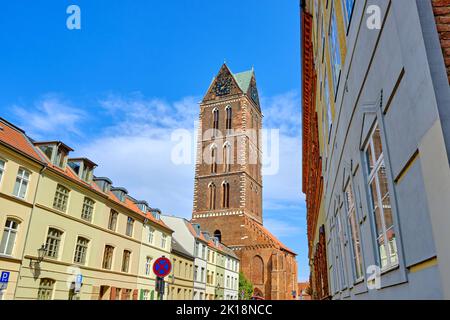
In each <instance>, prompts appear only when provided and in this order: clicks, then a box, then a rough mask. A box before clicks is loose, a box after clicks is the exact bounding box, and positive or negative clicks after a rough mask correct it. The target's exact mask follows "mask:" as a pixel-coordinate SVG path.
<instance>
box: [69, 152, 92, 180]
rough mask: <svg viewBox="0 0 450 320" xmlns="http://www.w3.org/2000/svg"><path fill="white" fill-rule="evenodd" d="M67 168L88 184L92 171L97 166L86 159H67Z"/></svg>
mask: <svg viewBox="0 0 450 320" xmlns="http://www.w3.org/2000/svg"><path fill="white" fill-rule="evenodd" d="M68 163H69V166H70V167H71V168H72V170H73V171H74V172H75V173H76V174H77V176H78V177H79V178H80V179H81V180H83V181H86V182H88V183H90V182H91V181H92V178H93V176H94V174H93V173H94V169H95V168H96V167H97V165H96V164H95V163H94V162H92V161H91V160H89V159H86V158H76V159H69V161H68Z"/></svg>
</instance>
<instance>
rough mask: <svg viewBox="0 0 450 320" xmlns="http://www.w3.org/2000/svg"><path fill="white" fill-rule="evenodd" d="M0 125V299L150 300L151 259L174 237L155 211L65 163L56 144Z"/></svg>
mask: <svg viewBox="0 0 450 320" xmlns="http://www.w3.org/2000/svg"><path fill="white" fill-rule="evenodd" d="M0 125H1V126H2V130H0V132H1V133H0V179H1V180H0V223H2V226H3V234H2V239H1V248H0V249H2V252H1V253H0V271H2V272H3V271H5V272H10V279H9V283H8V286H7V288H6V289H4V290H2V294H1V297H2V298H3V299H63V300H66V299H108V300H109V299H111V300H119V299H121V300H128V299H135V300H137V299H152V298H155V296H156V295H155V277H154V275H153V271H152V267H153V261H154V260H156V259H157V258H159V257H160V256H170V251H171V235H172V232H173V231H172V230H171V229H170V228H168V227H167V226H166V225H165V224H164V223H163V222H162V221H161V220H160V219H159V214H160V212H158V210H155V209H152V208H150V207H149V206H148V204H147V203H146V202H145V201H137V200H135V199H134V198H132V197H131V196H129V195H128V192H127V190H126V189H124V188H114V187H112V183H111V181H110V180H109V179H107V178H95V177H94V174H93V171H94V168H95V167H96V165H95V164H94V163H93V162H92V161H90V160H88V159H83V158H77V159H70V158H69V153H70V152H71V151H72V149H70V147H68V146H66V145H65V144H63V143H62V142H58V141H51V142H42V143H31V141H30V140H29V139H28V138H27V137H26V135H25V133H24V132H23V131H21V130H20V129H19V128H16V127H14V126H13V125H12V124H10V123H8V122H7V121H5V120H3V119H1V121H0ZM150 231H151V233H152V237H150ZM40 248H45V250H44V254H42V250H39V249H40Z"/></svg>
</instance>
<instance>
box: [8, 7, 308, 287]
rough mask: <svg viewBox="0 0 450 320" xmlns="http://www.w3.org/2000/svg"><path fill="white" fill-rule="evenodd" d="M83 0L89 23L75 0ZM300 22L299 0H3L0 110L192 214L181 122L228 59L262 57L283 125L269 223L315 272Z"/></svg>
mask: <svg viewBox="0 0 450 320" xmlns="http://www.w3.org/2000/svg"><path fill="white" fill-rule="evenodd" d="M70 4H77V5H79V6H80V8H81V19H82V20H81V27H82V29H81V30H68V29H67V28H66V18H67V16H68V15H67V14H66V8H67V7H68V5H70ZM299 29H300V21H299V8H298V1H294V0H282V1H273V0H246V1H238V0H228V1H210V0H191V1H181V0H180V1H175V0H173V1H150V0H133V1H125V0H120V1H119V0H115V1H103V0H95V1H92V0H72V1H64V0H59V1H54V0H41V1H26V2H25V1H9V2H5V3H2V10H1V11H0V30H2V31H1V33H0V41H1V43H2V50H1V52H0V70H1V72H0V88H1V94H0V115H1V116H2V117H5V118H6V119H8V120H10V121H12V122H13V123H15V124H17V125H19V126H21V127H22V128H24V129H25V130H26V131H27V133H28V134H29V135H30V136H31V137H33V138H35V139H38V140H40V139H42V140H44V139H58V140H63V141H64V142H66V143H67V144H69V145H70V146H71V147H72V148H74V149H75V152H74V155H77V156H87V157H89V158H91V159H92V160H93V161H95V162H96V163H98V164H99V167H98V168H97V169H96V174H97V175H106V176H108V177H110V178H111V179H112V180H113V182H114V184H115V185H116V186H125V187H126V188H127V189H128V190H129V191H130V194H131V195H133V196H135V197H137V198H143V199H147V200H148V201H149V203H150V204H151V205H152V206H156V207H159V208H161V209H162V210H163V211H164V212H166V213H170V214H175V215H180V216H184V217H188V218H189V217H190V215H191V211H192V193H193V192H192V188H193V176H194V169H193V164H191V165H175V164H173V163H171V161H170V155H171V150H172V148H173V142H172V141H171V132H172V131H173V130H175V129H178V128H184V129H187V130H190V131H193V130H194V121H195V120H196V118H197V113H198V101H200V99H201V98H202V96H203V95H204V93H205V91H206V89H207V87H208V85H209V83H210V81H211V79H212V77H213V76H214V75H215V74H216V73H217V71H218V70H219V68H220V66H221V64H222V63H223V61H224V60H226V62H227V64H228V66H229V67H230V68H231V70H232V71H233V72H240V71H244V70H247V69H250V68H251V67H252V66H254V68H255V72H256V77H257V82H258V88H259V91H260V96H261V101H262V109H263V113H264V116H265V118H264V126H265V127H266V128H280V130H281V131H280V133H281V136H280V139H281V146H280V171H279V173H278V174H277V175H272V176H265V177H264V219H265V225H266V227H267V228H268V229H270V230H271V231H272V232H273V233H274V234H275V235H276V236H277V237H279V238H280V240H282V241H283V242H285V243H286V245H288V246H289V247H291V248H292V249H294V250H295V251H296V252H297V253H298V262H299V279H300V280H306V279H308V275H309V270H308V266H307V242H306V220H305V211H306V209H305V204H304V196H303V195H302V193H301V127H300V126H301V113H300V110H301V101H300V30H299Z"/></svg>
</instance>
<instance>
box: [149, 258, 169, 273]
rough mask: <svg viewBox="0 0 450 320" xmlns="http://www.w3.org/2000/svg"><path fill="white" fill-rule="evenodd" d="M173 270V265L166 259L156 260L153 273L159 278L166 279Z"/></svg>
mask: <svg viewBox="0 0 450 320" xmlns="http://www.w3.org/2000/svg"><path fill="white" fill-rule="evenodd" d="M171 270H172V263H171V262H170V260H169V259H167V258H166V257H161V258H158V259H156V261H155V263H154V264H153V273H154V274H155V275H156V276H157V277H161V278H164V277H165V276H167V275H168V274H169V273H170V271H171Z"/></svg>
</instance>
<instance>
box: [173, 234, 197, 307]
mask: <svg viewBox="0 0 450 320" xmlns="http://www.w3.org/2000/svg"><path fill="white" fill-rule="evenodd" d="M194 259H195V258H194V257H193V256H192V255H191V254H189V252H188V251H187V250H186V249H184V248H183V247H182V245H181V244H180V243H178V242H177V241H176V240H173V241H172V272H171V275H170V277H169V279H170V280H169V288H168V290H169V296H168V298H169V299H170V300H192V299H193V292H194Z"/></svg>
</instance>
